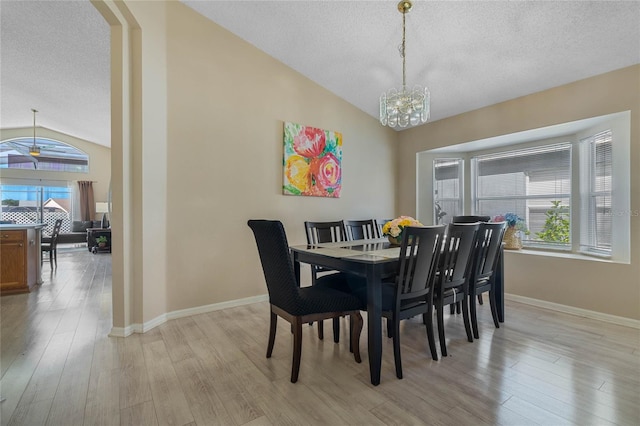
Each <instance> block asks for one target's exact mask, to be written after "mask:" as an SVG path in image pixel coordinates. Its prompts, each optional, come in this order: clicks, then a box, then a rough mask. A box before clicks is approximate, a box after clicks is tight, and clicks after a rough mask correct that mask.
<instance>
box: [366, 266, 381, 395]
mask: <svg viewBox="0 0 640 426" xmlns="http://www.w3.org/2000/svg"><path fill="white" fill-rule="evenodd" d="M380 277H381V273H380V269H379V268H376V267H375V266H373V265H368V266H367V331H368V334H369V335H368V349H369V373H370V375H371V384H372V385H374V386H377V385H379V384H380V368H381V367H382V309H381V307H382V292H381V286H382V284H381V282H380Z"/></svg>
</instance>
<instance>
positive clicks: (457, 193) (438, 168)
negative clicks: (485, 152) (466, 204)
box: [433, 158, 464, 225]
mask: <svg viewBox="0 0 640 426" xmlns="http://www.w3.org/2000/svg"><path fill="white" fill-rule="evenodd" d="M463 166H464V162H463V160H462V159H461V158H438V159H435V160H433V208H434V211H433V218H434V224H436V225H439V224H446V223H449V222H451V219H452V218H453V217H454V216H459V215H462V212H463V205H462V170H463Z"/></svg>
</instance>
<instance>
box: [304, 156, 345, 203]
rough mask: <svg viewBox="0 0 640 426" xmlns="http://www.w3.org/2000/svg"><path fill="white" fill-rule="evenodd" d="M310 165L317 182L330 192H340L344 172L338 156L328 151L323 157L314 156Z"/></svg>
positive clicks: (334, 193) (332, 193)
mask: <svg viewBox="0 0 640 426" xmlns="http://www.w3.org/2000/svg"><path fill="white" fill-rule="evenodd" d="M310 166H311V174H312V175H313V177H314V179H315V184H316V185H317V186H318V187H319V188H321V189H322V190H324V191H325V192H327V193H328V194H330V195H334V196H337V195H338V194H339V192H340V178H341V173H342V172H341V169H340V162H339V161H338V159H337V158H336V156H335V155H333V154H331V153H328V154H326V155H325V156H323V157H322V158H314V159H313V160H311V165H310Z"/></svg>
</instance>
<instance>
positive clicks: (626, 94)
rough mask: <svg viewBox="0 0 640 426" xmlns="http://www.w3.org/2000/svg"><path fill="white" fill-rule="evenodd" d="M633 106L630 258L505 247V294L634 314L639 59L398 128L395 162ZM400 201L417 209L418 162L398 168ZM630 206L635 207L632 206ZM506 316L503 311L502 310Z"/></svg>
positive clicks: (637, 311)
mask: <svg viewBox="0 0 640 426" xmlns="http://www.w3.org/2000/svg"><path fill="white" fill-rule="evenodd" d="M622 111H631V157H630V163H631V164H630V165H631V212H630V216H631V218H630V220H631V263H630V264H619V263H606V262H596V261H586V260H576V259H567V258H559V257H549V256H540V255H526V254H522V253H511V252H507V255H506V258H505V273H506V283H505V285H506V288H505V291H506V292H507V293H511V294H515V295H519V296H524V297H529V298H534V299H539V300H544V301H548V302H552V303H558V304H562V305H567V306H572V307H575V308H581V309H588V310H593V311H597V312H601V313H605V314H611V315H616V316H621V317H626V318H632V319H636V320H638V319H640V215H639V214H638V212H640V65H636V66H632V67H628V68H624V69H621V70H617V71H613V72H610V73H606V74H603V75H600V76H596V77H593V78H589V79H585V80H580V81H577V82H574V83H571V84H567V85H564V86H560V87H556V88H553V89H550V90H546V91H543V92H540V93H535V94H532V95H529V96H524V97H521V98H518V99H514V100H510V101H507V102H503V103H500V104H496V105H492V106H490V107H486V108H482V109H479V110H475V111H471V112H468V113H465V114H461V115H458V116H455V117H451V118H448V119H444V120H439V121H436V122H433V123H428V124H426V125H424V126H421V127H417V128H414V129H411V130H407V131H404V132H401V134H400V141H399V144H398V147H399V151H398V161H399V164H412V165H413V164H415V163H416V154H417V153H419V152H422V151H425V150H429V149H433V148H440V147H445V146H449V145H456V144H459V143H464V142H470V141H474V140H480V139H485V138H490V137H494V136H499V135H505V134H510V133H515V132H519V131H523V130H530V129H537V128H540V127H546V126H551V125H554V124H560V123H564V122H570V121H575V120H580V119H585V118H591V117H596V116H601V115H606V114H611V113H616V112H622ZM397 191H398V204H399V208H400V210H402V211H409V212H411V213H413V214H415V211H416V210H415V209H416V168H415V167H403V168H399V170H398V186H397ZM634 212H635V213H634ZM507 315H508V313H507Z"/></svg>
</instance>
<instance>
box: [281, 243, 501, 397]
mask: <svg viewBox="0 0 640 426" xmlns="http://www.w3.org/2000/svg"><path fill="white" fill-rule="evenodd" d="M290 250H291V256H292V259H293V261H294V267H295V272H296V278H297V279H298V282H300V263H306V264H310V265H317V266H322V267H325V268H328V269H333V270H337V271H342V272H349V273H352V274H356V275H360V276H363V277H365V278H366V280H367V333H368V342H367V346H368V352H369V373H370V375H371V384H373V385H378V384H380V368H381V365H382V311H381V305H382V296H381V287H382V285H381V282H382V281H381V280H382V277H383V275H385V273H386V272H389V271H392V270H395V269H396V268H397V265H398V261H399V256H400V248H399V247H393V246H391V245H390V244H389V242H388V241H387V240H386V239H385V238H379V239H372V240H354V241H342V242H336V243H319V244H316V245H296V246H291V247H290ZM502 277H503V273H502V262H501V261H500V264H499V267H498V271H497V274H496V281H495V292H496V305H497V310H498V319H499V321H500V322H504V285H503V279H502Z"/></svg>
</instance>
